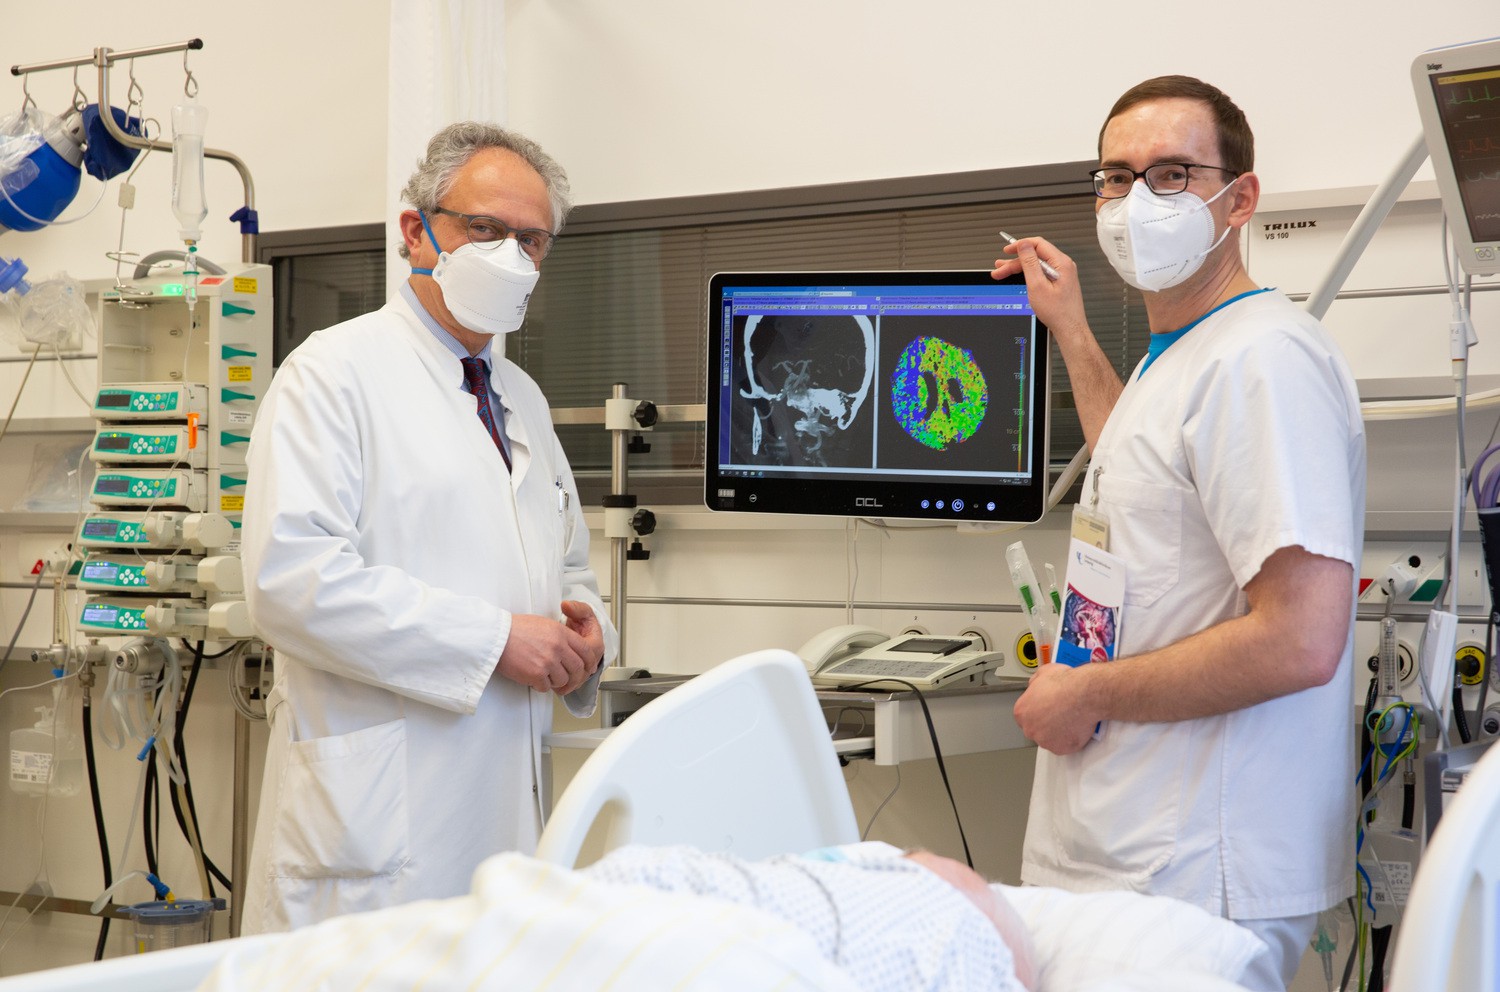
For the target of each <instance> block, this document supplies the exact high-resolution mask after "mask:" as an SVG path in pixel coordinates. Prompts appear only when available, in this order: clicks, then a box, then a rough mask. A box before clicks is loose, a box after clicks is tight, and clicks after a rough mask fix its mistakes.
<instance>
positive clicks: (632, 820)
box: [0, 651, 1500, 992]
mask: <svg viewBox="0 0 1500 992" xmlns="http://www.w3.org/2000/svg"><path fill="white" fill-rule="evenodd" d="M747 768H748V769H749V771H748V773H747V771H746V769H747ZM736 769H738V770H736ZM601 811H607V812H609V813H610V814H611V815H612V817H613V819H612V822H611V825H610V827H609V828H608V830H607V832H606V840H605V846H606V847H612V846H615V845H617V844H620V843H627V842H655V843H692V844H695V845H697V846H701V847H706V848H708V849H715V850H730V851H733V852H734V853H736V854H740V855H744V856H747V857H755V856H758V855H761V854H768V853H774V852H777V851H788V850H802V849H808V848H813V847H817V846H821V845H824V844H828V843H839V842H842V841H846V840H852V839H854V819H853V812H852V810H851V809H850V808H849V804H848V796H847V791H846V790H845V789H844V787H843V782H842V779H841V776H840V775H839V772H838V767H837V759H836V758H835V756H834V752H833V747H832V744H831V742H829V740H828V738H827V734H826V730H825V729H824V725H823V720H822V716H821V713H820V712H819V710H818V705H817V701H816V697H815V696H814V694H813V691H812V687H811V684H810V683H809V682H808V680H807V677H806V674H805V669H804V667H803V665H802V662H801V661H800V660H799V659H797V658H796V657H795V656H794V655H792V654H790V653H789V652H785V651H766V652H758V653H757V654H755V655H750V656H746V657H744V658H740V659H736V660H734V661H730V662H726V663H724V664H723V665H721V666H718V667H717V668H715V669H713V670H711V671H710V672H709V673H708V674H706V675H703V676H700V677H698V678H697V679H694V680H692V681H691V682H689V683H687V684H686V685H685V686H683V687H681V688H679V689H674V690H673V691H672V692H670V693H668V694H666V695H665V696H663V697H661V698H660V699H658V700H656V701H653V702H652V703H650V704H648V705H647V706H645V707H643V708H642V709H641V710H640V711H639V712H637V713H636V714H634V715H633V716H632V717H631V718H630V720H629V721H627V722H626V723H625V724H624V725H622V726H621V727H620V728H619V729H618V730H617V731H616V732H615V733H614V734H611V735H610V737H609V738H607V739H606V741H605V742H604V744H602V745H601V746H600V748H599V749H598V750H597V751H596V752H595V754H593V755H592V756H591V757H590V758H589V760H588V761H587V762H586V763H585V765H584V767H583V768H582V769H581V770H580V771H579V773H578V775H577V776H576V777H575V778H574V780H573V783H572V784H571V785H570V786H569V788H568V790H567V792H566V793H565V794H564V795H563V797H562V798H561V800H560V801H559V803H558V804H557V809H556V812H555V813H554V815H553V817H552V820H551V822H550V823H549V824H548V826H547V829H546V831H545V833H544V837H543V841H542V850H541V852H540V853H541V854H542V855H543V856H544V857H545V858H547V859H550V860H551V861H552V862H553V863H554V864H559V865H571V864H572V863H573V862H574V861H575V859H576V858H577V855H578V852H579V849H580V846H581V844H582V841H583V837H584V836H585V835H586V834H587V832H588V829H589V825H590V823H591V822H592V821H593V820H594V819H595V818H596V816H597V815H598V814H599V813H600V812H601ZM1497 820H1500V749H1496V750H1495V751H1493V752H1492V753H1491V756H1490V757H1489V758H1488V759H1487V760H1486V761H1485V762H1484V763H1482V766H1481V768H1480V769H1479V770H1477V771H1476V772H1475V773H1474V774H1473V775H1471V777H1470V781H1469V783H1468V784H1467V785H1466V786H1465V788H1464V790H1463V792H1461V793H1460V795H1459V799H1458V801H1457V802H1455V804H1454V805H1453V807H1452V808H1451V809H1450V811H1449V812H1448V814H1447V815H1445V817H1444V819H1443V821H1442V824H1441V826H1440V828H1439V831H1438V834H1437V836H1436V837H1435V838H1434V846H1433V848H1432V850H1431V851H1430V852H1429V855H1428V857H1427V859H1426V860H1424V862H1423V865H1422V868H1421V870H1420V871H1419V872H1418V875H1417V883H1416V886H1415V888H1414V889H1413V905H1414V906H1417V904H1418V900H1420V901H1421V908H1420V912H1409V913H1408V914H1407V916H1408V920H1409V921H1417V920H1425V921H1426V922H1427V923H1429V924H1430V925H1428V926H1409V927H1408V928H1406V929H1404V930H1403V932H1402V934H1401V938H1400V940H1399V942H1398V945H1397V950H1396V955H1395V967H1396V969H1397V971H1396V975H1397V978H1396V979H1395V980H1394V982H1393V987H1395V988H1398V989H1422V990H1424V992H1428V990H1441V989H1445V988H1453V989H1457V988H1465V989H1477V988H1484V989H1494V988H1496V986H1495V985H1493V984H1477V982H1478V979H1475V980H1473V981H1470V980H1469V978H1468V977H1464V978H1462V979H1455V981H1460V982H1461V983H1462V984H1443V981H1445V979H1443V978H1441V977H1434V976H1440V975H1441V972H1440V971H1431V970H1428V971H1424V972H1421V973H1420V975H1419V976H1418V977H1415V978H1411V977H1404V976H1409V975H1411V974H1413V971H1412V969H1415V968H1419V967H1429V966H1430V967H1442V968H1446V967H1447V963H1448V962H1449V961H1451V960H1453V957H1454V951H1453V948H1454V946H1455V935H1456V934H1458V933H1460V923H1459V922H1458V921H1459V920H1460V918H1461V916H1462V914H1463V913H1464V912H1465V907H1466V906H1478V907H1479V908H1478V909H1473V910H1471V912H1472V914H1473V915H1472V918H1471V919H1469V920H1468V922H1467V924H1464V925H1463V931H1462V932H1464V933H1467V934H1468V935H1471V939H1469V940H1467V941H1463V943H1466V944H1467V945H1469V947H1470V950H1471V951H1472V954H1473V955H1474V956H1476V959H1477V957H1478V956H1480V955H1482V956H1484V958H1485V963H1484V964H1482V965H1480V964H1471V963H1463V962H1460V963H1459V964H1460V966H1461V968H1462V969H1468V970H1458V971H1456V972H1455V973H1456V974H1459V975H1462V976H1471V975H1477V974H1486V975H1490V976H1493V960H1494V954H1495V948H1494V943H1495V941H1494V928H1495V925H1496V923H1495V920H1496V916H1495V899H1496V893H1497V890H1500V886H1497V885H1496V882H1495V879H1496V875H1497V874H1500V872H1497V869H1496V863H1497V853H1496V852H1494V851H1488V852H1486V851H1484V850H1483V847H1482V843H1481V841H1482V838H1483V836H1484V835H1485V833H1486V832H1493V831H1494V829H1495V825H1496V823H1497ZM1466 824H1467V825H1466ZM999 888H1000V889H1001V891H1002V892H1003V893H1004V894H1005V895H1006V896H1007V897H1009V898H1011V899H1012V901H1013V902H1015V903H1016V905H1017V906H1018V908H1019V909H1020V911H1021V913H1022V915H1023V917H1025V918H1026V920H1027V923H1028V925H1029V926H1030V928H1031V929H1032V933H1033V936H1034V938H1035V939H1036V941H1037V945H1038V948H1037V949H1038V952H1039V957H1040V963H1041V979H1042V988H1043V990H1047V989H1050V988H1067V989H1070V990H1080V989H1089V988H1094V987H1099V988H1110V989H1140V990H1142V992H1145V990H1147V989H1150V990H1152V992H1168V990H1175V989H1181V990H1184V992H1187V990H1193V992H1208V990H1220V992H1224V990H1233V989H1236V988H1238V987H1237V986H1235V985H1233V984H1232V983H1231V982H1228V981H1227V980H1226V978H1225V976H1226V975H1233V974H1237V973H1238V972H1237V970H1235V969H1236V968H1237V967H1239V966H1242V964H1243V961H1244V959H1245V955H1246V953H1247V950H1246V944H1245V940H1246V938H1248V939H1250V940H1251V941H1252V942H1253V938H1251V937H1249V935H1248V933H1247V932H1246V931H1243V930H1241V929H1240V928H1238V927H1234V926H1233V925H1232V924H1227V923H1224V922H1223V921H1220V920H1217V919H1215V918H1213V917H1210V916H1208V915H1207V914H1204V913H1202V912H1200V911H1199V910H1197V909H1194V908H1193V907H1190V906H1187V905H1186V904H1182V903H1177V902H1176V901H1175V900H1168V899H1150V898H1148V897H1144V896H1137V895H1134V894H1131V893H1124V892H1116V893H1102V894H1098V895H1095V896H1078V895H1072V894H1069V893H1062V892H1058V891H1056V890H1048V889H1025V890H1017V889H1010V888H1008V887H1003V886H1002V887H999ZM431 905H433V906H435V907H441V906H443V905H444V904H443V903H435V904H431ZM374 915H377V914H360V916H374ZM344 919H345V920H355V919H357V917H345V918H344ZM289 937H290V935H266V936H259V937H248V938H241V939H238V940H229V941H218V942H215V943H212V944H206V945H200V946H195V947H186V948H180V949H176V950H170V951H158V952H154V953H151V954H147V955H141V956H139V957H128V958H116V959H113V960H110V961H105V962H102V963H99V964H86V965H75V966H72V967H69V968H61V969H56V970H52V971H46V972H38V973H34V974H30V975H22V976H17V977H15V978H10V979H0V992H23V990H25V992H74V990H81V989H95V988H106V989H110V990H112V992H185V990H188V989H192V988H194V987H195V986H196V985H197V984H198V982H199V981H200V980H201V979H202V978H203V977H204V976H206V975H207V973H208V972H209V971H210V970H211V969H212V968H213V967H214V966H215V964H216V963H217V962H218V961H219V960H220V959H221V958H223V957H224V956H225V955H227V954H230V953H233V956H234V957H235V958H237V959H238V958H244V957H252V958H253V957H254V956H255V955H256V954H257V953H259V952H260V951H261V950H262V949H266V950H269V951H271V952H274V951H275V949H276V948H277V947H278V946H285V945H284V944H283V943H282V942H283V941H287V940H289ZM1479 967H1484V968H1488V969H1490V970H1488V971H1485V972H1479V971H1477V970H1475V969H1477V968H1479ZM1403 969H1405V970H1403ZM1489 981H1490V982H1491V983H1493V981H1494V979H1493V977H1491V978H1490V979H1489ZM1398 983H1399V984H1398Z"/></svg>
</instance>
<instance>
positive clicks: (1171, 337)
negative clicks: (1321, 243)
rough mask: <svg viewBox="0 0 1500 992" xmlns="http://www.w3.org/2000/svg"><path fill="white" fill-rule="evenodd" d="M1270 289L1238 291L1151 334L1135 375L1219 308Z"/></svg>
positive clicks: (1143, 373)
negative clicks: (1181, 322) (1201, 312)
mask: <svg viewBox="0 0 1500 992" xmlns="http://www.w3.org/2000/svg"><path fill="white" fill-rule="evenodd" d="M1270 291H1271V287H1269V286H1267V287H1265V288H1263V289H1250V290H1246V291H1245V292H1243V293H1240V294H1239V295H1238V296H1231V297H1230V298H1229V299H1227V300H1225V301H1224V302H1223V303H1220V304H1219V305H1218V306H1216V307H1214V308H1213V309H1212V310H1210V311H1208V312H1207V313H1205V314H1204V315H1203V316H1201V317H1199V318H1197V319H1196V320H1193V321H1190V322H1189V323H1188V324H1186V325H1185V326H1183V327H1179V328H1177V330H1175V331H1166V332H1164V333H1161V334H1153V335H1151V343H1150V344H1149V345H1147V346H1146V364H1144V365H1142V366H1141V371H1140V375H1137V376H1136V378H1137V379H1139V378H1140V377H1141V376H1143V375H1145V374H1146V370H1147V369H1149V368H1150V367H1151V363H1152V362H1154V361H1156V360H1157V359H1158V358H1160V357H1161V356H1162V353H1163V352H1165V351H1166V350H1167V349H1168V348H1170V347H1172V345H1174V344H1176V343H1177V342H1178V340H1180V339H1181V338H1182V336H1183V335H1184V334H1186V333H1187V332H1188V331H1191V330H1192V329H1193V328H1195V327H1197V326H1198V325H1199V324H1201V323H1203V322H1204V321H1205V320H1207V319H1208V318H1210V317H1212V316H1213V315H1214V314H1216V313H1218V312H1219V311H1220V310H1223V309H1224V308H1225V307H1227V306H1229V304H1231V303H1238V302H1239V301H1240V300H1243V299H1244V298H1245V297H1247V296H1254V295H1256V294H1257V293H1269V292H1270Z"/></svg>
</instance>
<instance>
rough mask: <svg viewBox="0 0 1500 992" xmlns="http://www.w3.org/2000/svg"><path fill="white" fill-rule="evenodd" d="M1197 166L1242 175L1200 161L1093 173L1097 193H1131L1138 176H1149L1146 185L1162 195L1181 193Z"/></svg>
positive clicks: (1105, 195) (1108, 196)
mask: <svg viewBox="0 0 1500 992" xmlns="http://www.w3.org/2000/svg"><path fill="white" fill-rule="evenodd" d="M1194 169H1213V170H1215V171H1217V172H1227V173H1229V174H1230V175H1231V176H1238V175H1239V173H1238V172H1235V171H1234V170H1233V169H1226V168H1224V167H1223V166H1220V165H1199V164H1197V163H1196V162H1158V163H1157V164H1156V165H1153V166H1151V168H1149V169H1147V170H1146V171H1145V172H1135V171H1133V170H1131V169H1123V168H1113V169H1095V170H1094V171H1093V172H1090V173H1089V175H1091V176H1093V177H1094V195H1095V196H1098V197H1102V198H1103V199H1106V200H1115V199H1119V198H1120V197H1122V196H1128V195H1130V187H1131V186H1133V185H1135V181H1136V180H1137V179H1144V180H1146V188H1147V189H1149V190H1150V191H1151V192H1153V193H1155V194H1157V195H1158V196H1171V195H1172V194H1173V193H1181V192H1182V191H1183V190H1185V189H1187V188H1188V183H1189V182H1191V181H1192V179H1193V175H1192V170H1194Z"/></svg>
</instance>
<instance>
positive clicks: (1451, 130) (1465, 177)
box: [1412, 39, 1500, 275]
mask: <svg viewBox="0 0 1500 992" xmlns="http://www.w3.org/2000/svg"><path fill="white" fill-rule="evenodd" d="M1412 77H1413V83H1414V84H1415V86H1416V94H1417V105H1418V108H1419V110H1420V111H1421V115H1422V129H1423V133H1424V134H1425V135H1426V139H1427V149H1428V153H1429V154H1430V155H1431V156H1432V167H1433V174H1434V176H1436V178H1437V182H1438V189H1439V191H1440V192H1441V194H1442V197H1443V209H1444V211H1445V212H1446V213H1447V215H1448V220H1449V224H1450V228H1451V231H1452V237H1453V241H1454V245H1455V247H1456V248H1457V249H1458V259H1459V263H1460V265H1462V267H1463V268H1464V270H1465V271H1467V272H1469V273H1471V274H1474V275H1487V274H1490V273H1493V272H1500V39H1492V40H1490V41H1484V42H1475V43H1471V44H1467V45H1456V46H1454V47H1452V48H1445V49H1437V50H1434V51H1431V52H1427V53H1425V54H1423V55H1421V56H1418V58H1417V60H1416V61H1415V62H1414V63H1413V65H1412Z"/></svg>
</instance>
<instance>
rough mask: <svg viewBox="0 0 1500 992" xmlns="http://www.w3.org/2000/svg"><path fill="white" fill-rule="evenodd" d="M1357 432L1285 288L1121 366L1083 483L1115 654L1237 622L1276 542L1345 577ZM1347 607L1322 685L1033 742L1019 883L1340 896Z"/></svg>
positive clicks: (1359, 509) (1254, 906) (1275, 905)
mask: <svg viewBox="0 0 1500 992" xmlns="http://www.w3.org/2000/svg"><path fill="white" fill-rule="evenodd" d="M1364 440H1365V439H1364V428H1363V424H1362V421H1361V418H1360V412H1359V397H1358V393H1357V391H1356V388H1355V384H1354V380H1353V378H1352V377H1351V376H1350V374H1349V370H1348V367H1347V365H1346V363H1345V361H1344V359H1343V358H1342V356H1341V355H1340V354H1339V352H1338V349H1337V346H1336V345H1335V344H1334V343H1333V342H1332V339H1331V338H1330V337H1329V336H1328V335H1327V333H1326V332H1325V331H1324V330H1323V329H1322V328H1321V327H1320V326H1319V325H1318V324H1317V322H1316V321H1315V320H1314V319H1313V318H1312V317H1310V316H1308V315H1307V314H1306V313H1305V312H1304V311H1303V310H1301V309H1300V308H1298V307H1296V306H1294V305H1293V304H1292V303H1291V302H1289V301H1288V300H1287V299H1286V298H1285V297H1284V296H1283V295H1281V294H1280V293H1276V292H1264V293H1258V294H1255V295H1250V296H1247V297H1245V298H1242V299H1239V300H1237V301H1235V302H1233V303H1232V304H1230V305H1229V306H1227V307H1224V308H1222V309H1220V310H1218V311H1215V312H1213V313H1211V314H1210V315H1208V316H1207V317H1205V318H1204V319H1203V320H1202V321H1201V322H1200V323H1199V324H1198V325H1197V326H1195V327H1192V328H1191V330H1189V331H1188V333H1187V334H1185V335H1184V336H1183V337H1182V338H1181V339H1180V340H1178V341H1177V342H1176V343H1174V344H1173V345H1172V346H1171V347H1170V348H1168V349H1167V351H1166V352H1165V353H1163V354H1162V355H1161V356H1160V358H1158V360H1157V361H1156V362H1155V364H1153V365H1152V366H1151V367H1150V369H1149V370H1147V371H1146V373H1145V374H1144V376H1143V375H1141V374H1140V370H1139V369H1138V370H1137V372H1136V375H1135V376H1134V377H1133V378H1132V381H1130V382H1129V383H1128V384H1127V385H1126V387H1125V390H1124V392H1123V394H1122V395H1121V396H1120V399H1119V401H1118V403H1117V404H1116V406H1115V408H1114V410H1113V412H1112V413H1111V414H1110V418H1109V421H1108V422H1107V423H1106V424H1105V427H1104V430H1103V432H1102V433H1101V435H1100V438H1099V443H1098V445H1097V450H1096V451H1095V452H1094V457H1093V460H1092V462H1091V464H1090V468H1089V473H1088V475H1087V476H1086V478H1085V480H1084V485H1083V499H1084V501H1085V503H1087V502H1088V501H1089V500H1090V499H1091V498H1092V494H1094V493H1095V492H1096V491H1097V494H1098V510H1099V511H1100V512H1101V513H1103V514H1104V515H1105V516H1106V517H1107V518H1108V520H1109V526H1110V532H1109V534H1110V537H1109V540H1110V551H1112V552H1113V553H1115V554H1117V555H1119V556H1120V557H1121V558H1123V559H1124V560H1125V562H1126V565H1127V569H1128V574H1129V580H1128V586H1127V594H1126V605H1125V610H1124V615H1123V618H1122V621H1121V630H1120V635H1121V642H1120V650H1121V653H1122V654H1123V655H1127V656H1128V655H1132V654H1139V653H1142V652H1147V651H1151V650H1153V649H1156V648H1160V647H1164V646H1166V645H1168V644H1171V643H1173V642H1175V641H1178V640H1181V639H1182V638H1184V637H1186V636H1188V635H1190V634H1193V633H1196V632H1197V631H1200V630H1203V629H1204V628H1206V627H1209V626H1212V625H1213V624H1216V623H1219V622H1221V621H1223V620H1228V619H1230V618H1233V617H1237V616H1241V615H1243V614H1244V613H1245V612H1246V599H1245V595H1244V593H1243V591H1242V590H1243V589H1244V586H1245V585H1246V584H1247V583H1248V582H1249V581H1250V580H1251V579H1253V578H1254V577H1255V576H1256V574H1257V573H1258V572H1259V571H1260V568H1261V565H1262V564H1263V563H1264V562H1265V560H1266V559H1267V558H1268V557H1269V556H1270V555H1271V554H1272V553H1273V552H1275V551H1277V550H1278V549H1280V548H1285V547H1290V546H1294V545H1295V546H1300V547H1302V548H1304V549H1306V550H1307V551H1309V552H1311V553H1313V554H1316V555H1322V556H1325V557H1328V558H1334V559H1337V560H1339V561H1345V562H1349V563H1350V564H1351V565H1354V566H1355V571H1356V574H1357V572H1358V563H1359V560H1360V551H1361V545H1362V537H1363V526H1364V495H1365V447H1364ZM1350 619H1351V630H1350V634H1349V640H1348V642H1347V644H1346V645H1345V648H1344V657H1343V660H1342V662H1341V664H1340V665H1339V669H1338V673H1337V674H1336V675H1335V676H1334V678H1333V679H1332V680H1331V681H1330V682H1329V683H1328V684H1327V685H1324V686H1320V687H1318V688H1313V689H1308V690H1306V691H1303V692H1298V693H1294V694H1292V695H1290V696H1285V697H1282V698H1279V699H1274V700H1271V701H1269V702H1265V703H1262V704H1260V705H1257V706H1252V707H1250V708H1248V709H1244V710H1240V711H1237V712H1233V713H1228V714H1224V715H1220V716H1212V717H1206V718H1203V719H1197V720H1184V721H1181V722H1176V723H1159V724H1142V723H1127V722H1120V721H1114V722H1110V723H1107V724H1106V725H1105V728H1104V734H1103V738H1102V740H1098V741H1094V742H1091V743H1090V744H1088V745H1087V746H1086V747H1084V748H1083V750H1081V751H1080V752H1078V753H1076V754H1071V755H1065V756H1059V755H1055V754H1052V753H1050V752H1046V751H1039V752H1038V755H1037V768H1036V779H1035V783H1034V786H1033V789H1032V798H1031V813H1030V820H1029V822H1028V825H1027V831H1026V841H1025V846H1024V853H1023V866H1022V872H1021V876H1022V878H1023V879H1024V880H1025V881H1026V882H1030V883H1035V884H1040V885H1053V886H1059V887H1064V888H1070V889H1075V890H1099V889H1111V888H1125V889H1133V890H1135V891H1139V892H1148V893H1151V894H1155V895H1169V896H1175V897H1177V898H1180V899H1184V900H1187V901H1188V902H1191V903H1194V904H1196V905H1198V906H1200V907H1202V908H1203V909H1205V910H1207V911H1209V912H1212V913H1216V914H1222V915H1227V916H1228V917H1230V918H1233V919H1248V918H1260V917H1284V916H1295V915H1300V914H1304V913H1313V912H1317V911H1318V910H1321V909H1323V908H1326V907H1327V906H1329V905H1332V904H1333V903H1335V902H1337V901H1338V900H1339V899H1341V898H1343V897H1344V896H1345V895H1347V894H1348V893H1349V892H1351V891H1352V890H1353V850H1352V837H1353V831H1354V810H1355V795H1354V784H1353V783H1354V775H1355V770H1356V769H1355V754H1354V750H1355V748H1354V735H1353V732H1352V730H1351V728H1350V714H1351V710H1352V706H1353V697H1352V679H1353V643H1354V641H1353V630H1352V619H1353V618H1352V615H1351V618H1350ZM1225 663H1226V664H1228V663H1229V662H1228V661H1227V660H1226V662H1225Z"/></svg>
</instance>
